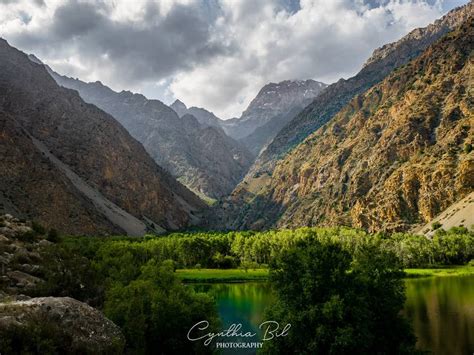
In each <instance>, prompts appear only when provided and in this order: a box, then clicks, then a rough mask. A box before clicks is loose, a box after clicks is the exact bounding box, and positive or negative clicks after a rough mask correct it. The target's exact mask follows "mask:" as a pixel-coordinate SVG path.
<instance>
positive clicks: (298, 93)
mask: <svg viewBox="0 0 474 355" xmlns="http://www.w3.org/2000/svg"><path fill="white" fill-rule="evenodd" d="M326 86H327V85H326V84H324V83H320V82H318V81H314V80H285V81H282V82H280V83H270V84H267V85H265V86H264V87H263V88H262V89H261V90H260V91H259V93H258V94H257V96H256V97H255V98H254V99H253V100H252V101H251V102H250V104H249V106H248V107H247V109H246V110H245V111H244V112H243V113H242V115H241V116H240V117H239V118H233V119H231V120H227V121H224V125H223V128H224V130H225V131H226V132H227V134H229V135H230V136H231V137H234V138H236V139H241V140H243V141H244V142H245V137H248V136H249V135H251V134H252V133H254V132H255V130H256V129H257V128H259V127H262V126H264V125H265V124H268V125H269V126H268V127H267V128H266V129H265V130H262V131H261V132H260V138H258V139H253V140H252V139H250V140H248V142H254V143H255V145H253V146H249V149H251V150H252V151H254V152H257V153H258V151H259V150H260V148H261V146H262V145H263V144H264V143H266V142H267V141H268V140H269V139H271V138H269V137H270V136H271V135H273V134H276V133H277V132H278V128H281V127H277V128H275V129H274V130H272V129H271V128H269V127H270V125H271V124H272V122H273V121H274V120H279V121H283V122H285V123H286V122H287V121H289V120H290V119H291V118H293V117H292V115H291V114H292V113H294V112H295V111H297V110H301V109H302V108H304V107H305V106H306V105H308V104H309V103H310V102H311V101H312V100H313V99H314V98H315V97H316V96H318V95H319V93H321V91H322V90H323V89H324V88H326ZM278 126H281V123H280V124H279V125H278Z"/></svg>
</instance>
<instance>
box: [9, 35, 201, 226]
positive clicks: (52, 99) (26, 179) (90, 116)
mask: <svg viewBox="0 0 474 355" xmlns="http://www.w3.org/2000/svg"><path fill="white" fill-rule="evenodd" d="M0 118H1V121H0V125H1V126H2V127H5V131H2V134H1V136H0V147H1V149H2V150H3V151H5V152H8V153H9V154H10V153H11V154H13V156H14V157H17V158H18V160H15V159H12V156H11V155H9V154H3V152H2V154H1V156H0V159H2V167H3V166H8V167H9V169H8V170H7V169H1V171H0V182H1V185H0V191H1V197H0V202H1V203H2V209H3V210H4V211H5V212H10V213H12V214H16V215H22V216H25V217H28V218H31V219H34V220H38V221H40V222H42V223H43V224H44V225H45V226H47V227H53V228H56V229H59V230H61V231H64V232H68V233H69V232H70V233H74V234H111V233H117V232H121V233H125V231H124V229H123V228H121V227H120V226H118V225H117V224H116V223H114V221H113V219H111V218H109V216H108V214H107V213H104V211H102V210H101V209H100V208H98V207H97V204H96V203H95V202H96V201H94V199H93V198H92V199H91V196H90V195H85V194H84V192H83V191H81V190H80V189H78V187H77V184H75V183H74V182H73V181H72V180H71V178H70V176H68V174H66V171H67V169H69V170H70V171H71V172H73V173H74V174H76V175H77V177H79V178H80V179H81V180H82V181H83V182H84V183H85V184H86V185H87V186H88V187H89V188H90V189H92V190H96V191H97V192H98V193H100V195H102V196H103V197H104V198H105V199H106V200H107V201H110V202H111V203H112V204H114V205H116V206H117V207H119V208H120V209H122V210H124V211H126V212H127V213H129V214H130V215H131V216H133V217H134V218H136V219H138V220H141V221H142V222H143V223H145V222H146V223H145V224H147V225H149V226H151V228H152V229H154V228H153V226H159V227H160V228H163V229H167V230H168V229H179V228H183V227H186V226H188V225H189V224H190V223H194V222H196V221H197V217H196V215H197V214H198V212H199V210H201V209H202V208H204V207H205V206H204V204H203V203H202V202H201V201H200V199H199V198H198V197H197V196H195V195H194V194H193V193H192V192H191V191H189V190H187V189H186V188H185V187H184V186H182V185H181V184H180V183H178V182H177V181H176V180H175V179H174V178H173V177H172V176H170V175H169V174H168V173H167V172H165V171H164V170H163V169H161V168H160V167H159V166H157V165H156V164H155V162H154V161H153V160H152V159H151V158H150V157H149V155H148V154H147V153H146V151H145V149H144V148H143V147H142V146H141V145H140V143H138V142H137V141H136V140H135V139H133V138H132V137H131V136H130V135H129V133H128V132H127V131H126V130H125V129H124V128H123V127H122V126H121V125H120V124H119V123H118V122H117V121H116V120H115V119H114V118H113V117H111V116H110V115H108V114H106V113H105V112H103V111H101V110H100V109H98V108H97V107H95V106H93V105H90V104H87V103H85V102H84V101H83V100H82V99H81V98H80V97H79V95H78V94H77V93H76V92H75V91H72V90H68V89H65V88H62V87H60V86H58V85H57V84H56V83H55V81H54V80H53V79H52V78H51V76H50V75H49V74H48V72H47V71H46V70H45V68H44V67H43V66H42V65H39V64H37V63H34V62H32V61H31V60H29V59H28V57H27V56H26V55H25V54H24V53H22V52H20V51H18V50H16V49H14V48H12V47H10V46H9V45H8V43H7V42H6V41H4V40H0ZM37 143H39V144H37ZM39 145H41V146H42V147H44V149H40V148H39ZM46 153H47V154H46ZM48 155H49V156H48ZM52 158H54V159H57V161H59V162H60V163H61V164H64V166H65V167H66V169H60V168H59V165H58V164H56V162H55V161H54V159H52ZM30 163H31V164H32V165H30ZM41 188H44V190H43V189H41ZM63 192H64V194H63ZM74 200H75V201H74ZM104 203H105V204H107V202H104Z"/></svg>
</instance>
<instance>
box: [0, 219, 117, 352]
mask: <svg viewBox="0 0 474 355" xmlns="http://www.w3.org/2000/svg"><path fill="white" fill-rule="evenodd" d="M56 239H57V234H56V232H55V231H54V230H52V231H51V230H50V231H49V232H46V231H45V230H44V229H43V228H42V227H41V226H39V225H37V224H35V223H31V222H25V221H22V220H19V219H17V218H14V217H12V216H10V215H5V216H0V352H1V353H2V354H5V353H6V354H8V353H22V352H24V351H25V350H31V352H32V353H49V352H51V351H53V352H58V353H75V354H76V353H77V354H78V353H80V354H105V353H112V352H118V353H120V352H121V351H122V349H123V346H124V337H123V335H122V333H121V330H120V328H119V327H118V326H117V325H115V324H114V323H113V322H112V321H110V320H109V319H107V318H106V317H105V316H104V315H103V314H102V313H101V312H100V311H98V310H96V309H94V308H92V307H91V306H89V305H87V304H86V303H83V302H79V301H77V300H75V299H73V298H70V297H32V296H35V295H38V294H40V293H41V290H44V287H43V286H44V284H45V282H46V280H45V279H44V276H45V270H44V260H43V257H44V255H45V254H46V253H47V251H48V248H50V247H51V246H53V245H54V242H55V241H56Z"/></svg>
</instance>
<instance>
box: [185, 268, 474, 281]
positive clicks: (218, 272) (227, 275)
mask: <svg viewBox="0 0 474 355" xmlns="http://www.w3.org/2000/svg"><path fill="white" fill-rule="evenodd" d="M405 273H406V277H407V278H414V277H446V276H462V275H474V266H469V265H462V266H442V267H437V268H430V269H405ZM176 274H177V276H178V277H179V278H181V280H183V281H184V282H189V283H191V282H245V281H264V280H267V279H268V269H248V270H247V271H245V270H244V269H179V270H176Z"/></svg>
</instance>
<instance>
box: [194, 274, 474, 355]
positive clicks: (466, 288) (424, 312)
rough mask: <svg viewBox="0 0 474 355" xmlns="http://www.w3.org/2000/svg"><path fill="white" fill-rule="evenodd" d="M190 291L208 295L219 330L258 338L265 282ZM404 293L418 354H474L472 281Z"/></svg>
mask: <svg viewBox="0 0 474 355" xmlns="http://www.w3.org/2000/svg"><path fill="white" fill-rule="evenodd" d="M193 287H195V288H196V289H198V290H200V291H204V292H209V293H211V294H212V295H213V296H214V298H215V299H216V302H217V306H218V310H219V314H220V317H221V319H222V322H223V326H224V327H228V326H230V325H231V324H232V323H241V324H242V329H244V330H250V331H252V332H255V333H257V337H258V339H261V333H260V330H259V329H258V326H259V325H260V323H261V322H262V321H264V320H265V319H264V311H265V308H266V307H267V306H268V305H269V304H271V303H272V302H273V301H274V299H275V296H274V295H273V294H272V292H271V288H270V287H269V285H268V284H267V283H264V282H249V283H233V284H206V285H194V286H193ZM406 291H407V301H406V303H405V309H404V314H405V315H406V316H407V317H408V318H409V319H410V321H411V322H412V325H413V329H414V331H415V334H416V336H417V338H418V343H417V347H418V348H419V349H423V350H430V351H431V352H432V353H433V354H435V355H436V354H443V355H444V354H470V355H471V354H473V353H474V276H460V277H454V276H452V277H438V278H424V279H409V280H406ZM247 340H248V339H247ZM252 341H253V340H252ZM224 353H226V352H224ZM228 353H232V354H238V353H247V354H249V353H255V351H240V352H236V351H235V350H234V351H229V352H228Z"/></svg>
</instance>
